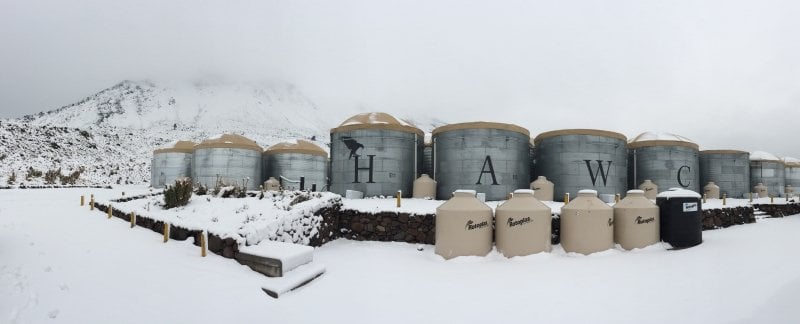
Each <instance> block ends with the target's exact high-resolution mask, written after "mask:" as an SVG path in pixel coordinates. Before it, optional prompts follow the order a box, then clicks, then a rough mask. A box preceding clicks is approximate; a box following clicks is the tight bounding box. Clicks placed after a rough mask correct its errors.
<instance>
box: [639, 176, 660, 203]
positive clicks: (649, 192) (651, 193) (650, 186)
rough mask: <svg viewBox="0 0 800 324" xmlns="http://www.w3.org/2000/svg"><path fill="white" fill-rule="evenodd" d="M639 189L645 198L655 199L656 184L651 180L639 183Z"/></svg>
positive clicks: (656, 192)
mask: <svg viewBox="0 0 800 324" xmlns="http://www.w3.org/2000/svg"><path fill="white" fill-rule="evenodd" d="M639 190H641V191H644V196H645V197H646V198H647V199H652V200H655V199H656V195H658V186H657V185H656V184H655V183H654V182H653V181H651V180H645V181H644V182H642V184H640V185H639Z"/></svg>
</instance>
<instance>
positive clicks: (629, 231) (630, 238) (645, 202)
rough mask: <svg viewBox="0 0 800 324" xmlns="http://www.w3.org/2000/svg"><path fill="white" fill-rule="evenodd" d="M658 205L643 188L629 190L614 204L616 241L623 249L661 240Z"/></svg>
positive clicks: (639, 246)
mask: <svg viewBox="0 0 800 324" xmlns="http://www.w3.org/2000/svg"><path fill="white" fill-rule="evenodd" d="M659 225H660V219H659V217H658V206H657V205H656V204H655V203H653V202H652V201H650V199H647V197H645V196H644V191H643V190H628V194H627V195H626V196H625V199H622V200H621V201H620V202H619V203H617V204H615V205H614V242H617V243H618V244H619V245H620V246H622V248H623V249H626V250H631V249H637V248H638V249H641V248H643V247H646V246H648V245H651V244H655V243H657V242H658V241H659V240H661V236H660V234H659V231H660V226H659Z"/></svg>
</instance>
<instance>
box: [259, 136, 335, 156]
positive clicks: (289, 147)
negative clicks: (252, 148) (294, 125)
mask: <svg viewBox="0 0 800 324" xmlns="http://www.w3.org/2000/svg"><path fill="white" fill-rule="evenodd" d="M280 153H299V154H311V155H318V156H322V157H328V153H327V152H325V150H323V149H322V148H321V147H319V146H317V145H316V144H314V143H311V142H309V141H306V140H296V141H295V142H282V143H278V144H275V145H272V146H270V147H268V148H267V149H266V150H264V154H280Z"/></svg>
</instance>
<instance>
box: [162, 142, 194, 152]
mask: <svg viewBox="0 0 800 324" xmlns="http://www.w3.org/2000/svg"><path fill="white" fill-rule="evenodd" d="M195 144H196V143H195V142H192V141H172V142H169V143H167V144H164V145H161V146H159V147H156V149H155V150H154V151H153V154H158V153H192V151H193V150H194V146H195Z"/></svg>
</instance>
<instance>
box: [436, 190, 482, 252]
mask: <svg viewBox="0 0 800 324" xmlns="http://www.w3.org/2000/svg"><path fill="white" fill-rule="evenodd" d="M475 194H476V193H475V191H474V190H458V191H456V192H455V193H453V197H452V198H450V200H448V201H447V202H445V203H444V204H441V205H439V207H437V208H436V248H435V252H436V254H438V255H441V256H442V257H444V258H445V259H451V258H455V257H457V256H465V255H479V256H484V255H486V254H488V253H489V251H491V250H492V208H490V207H489V206H487V205H486V204H485V203H483V202H481V201H480V200H478V198H477V197H476V196H475Z"/></svg>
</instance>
